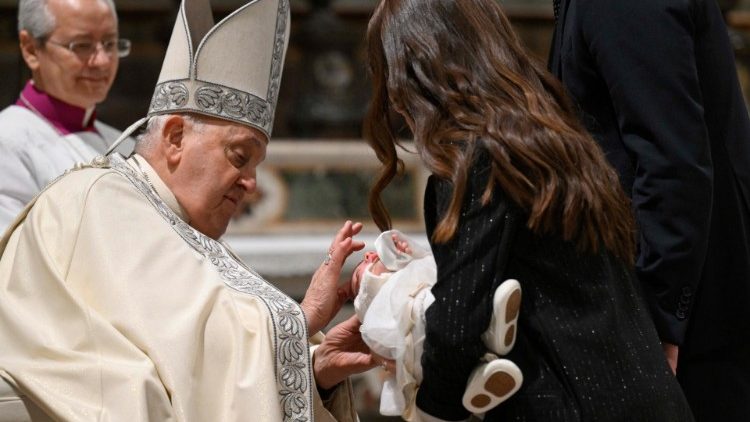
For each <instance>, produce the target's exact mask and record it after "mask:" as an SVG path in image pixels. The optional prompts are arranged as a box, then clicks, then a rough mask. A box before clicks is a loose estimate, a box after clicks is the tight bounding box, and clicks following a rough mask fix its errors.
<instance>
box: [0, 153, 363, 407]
mask: <svg viewBox="0 0 750 422" xmlns="http://www.w3.org/2000/svg"><path fill="white" fill-rule="evenodd" d="M92 166H93V168H84V169H77V170H73V171H71V172H69V173H68V174H66V175H65V176H63V177H62V178H60V179H59V180H57V181H56V182H55V183H53V184H52V185H50V186H49V187H48V188H47V189H46V190H45V191H44V192H43V193H42V194H41V195H40V196H38V197H37V199H36V200H35V201H34V203H33V204H32V205H33V207H32V206H30V207H28V208H27V209H26V211H25V212H27V215H26V216H25V218H24V219H22V220H21V221H20V222H17V226H16V227H15V229H14V230H13V231H12V232H9V233H8V234H6V237H5V238H4V239H3V240H2V243H1V244H0V247H1V248H2V259H0V338H2V342H1V343H0V376H1V377H2V378H4V379H5V380H6V381H7V382H9V383H10V384H11V385H13V386H14V387H15V388H16V389H17V390H18V391H20V392H21V393H22V394H24V395H26V397H27V398H28V399H30V400H31V401H33V402H34V403H35V404H36V405H37V406H39V408H41V409H42V410H43V411H44V412H45V413H47V414H48V415H49V416H50V417H51V418H52V419H55V420H66V421H89V420H91V421H93V420H96V421H168V420H175V421H200V422H202V421H263V422H266V421H312V420H318V421H332V420H344V421H353V420H356V419H357V417H356V414H355V413H354V412H353V410H352V407H351V398H352V397H351V387H350V385H349V383H348V382H346V383H342V384H341V385H340V386H339V387H338V388H337V389H336V390H335V392H334V393H333V395H332V396H331V398H330V399H329V401H328V402H327V403H326V405H325V406H324V404H323V403H322V401H321V399H320V397H319V396H318V393H317V388H316V386H315V380H314V379H313V377H312V365H311V354H310V349H309V347H308V345H309V344H308V335H307V326H306V323H305V319H304V315H303V313H302V311H301V309H300V307H299V305H298V304H297V303H296V302H294V301H293V300H292V299H290V298H289V297H287V296H286V295H284V294H283V293H282V292H280V291H279V290H277V289H276V288H275V287H274V286H272V285H271V284H269V283H268V282H266V281H265V280H263V279H262V278H261V277H260V276H259V275H258V274H257V273H255V272H254V271H253V270H252V269H251V268H249V267H247V266H246V265H244V264H243V263H242V262H241V261H240V260H239V259H237V258H236V257H235V256H234V254H233V253H232V252H231V251H230V250H229V249H228V247H227V246H226V245H225V244H223V243H221V242H218V241H214V240H212V239H210V238H208V237H206V236H204V235H203V234H201V233H199V232H198V231H196V230H195V229H193V228H192V227H190V226H189V225H188V224H187V223H186V222H185V220H184V219H185V214H184V212H183V211H182V209H181V208H180V205H179V204H178V202H177V200H176V199H175V197H174V196H173V195H172V193H171V192H170V191H169V189H168V188H167V187H166V185H165V184H164V183H163V182H162V181H161V180H160V179H159V177H158V176H157V174H156V173H155V172H154V171H153V170H152V169H151V168H150V167H149V166H148V164H147V163H146V161H145V160H144V159H143V158H140V157H139V156H135V157H133V158H130V159H129V160H127V161H126V160H124V159H123V158H122V157H121V156H119V155H117V154H115V155H113V156H111V157H110V158H108V159H105V158H101V157H100V158H97V159H95V160H94V164H92Z"/></svg>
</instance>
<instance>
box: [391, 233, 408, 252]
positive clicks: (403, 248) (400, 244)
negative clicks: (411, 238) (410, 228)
mask: <svg viewBox="0 0 750 422" xmlns="http://www.w3.org/2000/svg"><path fill="white" fill-rule="evenodd" d="M391 236H392V238H393V244H394V245H396V250H398V251H399V252H401V253H405V254H407V255H411V248H410V247H409V243H408V242H407V241H405V240H401V239H399V237H398V235H397V234H395V233H394V234H392V235H391Z"/></svg>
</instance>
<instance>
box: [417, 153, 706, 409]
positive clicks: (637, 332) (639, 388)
mask: <svg viewBox="0 0 750 422" xmlns="http://www.w3.org/2000/svg"><path fill="white" fill-rule="evenodd" d="M490 174H491V169H490V160H489V156H488V154H487V153H486V152H482V153H481V154H480V156H479V158H478V159H477V161H476V162H475V165H474V166H473V167H472V169H471V174H470V177H469V183H468V186H467V189H466V193H465V197H464V201H463V206H462V209H461V215H460V217H459V228H458V231H457V233H456V236H455V237H454V238H453V239H451V241H450V242H448V243H445V244H436V243H431V247H432V251H433V254H434V257H435V262H436V264H437V283H436V284H435V286H434V287H433V288H432V293H433V295H434V296H435V302H434V303H433V304H432V305H431V306H430V307H429V308H428V309H427V312H426V315H425V316H426V318H425V319H426V330H425V333H426V337H425V342H424V353H423V355H422V370H423V381H422V384H421V386H420V388H419V391H418V393H417V405H418V406H419V408H420V409H422V410H424V411H426V412H427V413H429V414H432V415H434V416H438V417H440V418H442V419H447V420H460V419H462V418H465V417H466V416H468V412H467V411H466V410H465V409H464V408H463V407H462V405H461V396H462V395H463V392H464V389H465V388H466V383H467V380H468V377H469V373H470V372H471V370H472V369H473V368H474V367H476V365H477V364H478V363H479V358H480V357H481V356H482V355H483V354H484V353H486V352H487V349H486V348H485V346H484V345H483V343H482V341H481V338H480V336H481V334H482V333H483V332H484V331H485V330H486V329H487V326H488V325H489V322H490V316H491V311H492V309H491V303H492V296H493V294H494V291H495V288H496V287H497V286H498V285H499V284H500V283H501V282H503V281H504V280H506V279H508V278H514V279H516V280H518V281H519V282H520V284H521V288H522V290H523V293H522V300H521V302H522V303H521V312H520V316H519V320H518V334H517V340H516V344H515V346H514V347H513V350H512V351H511V352H510V353H509V354H508V355H507V356H506V358H507V359H510V360H511V361H513V362H515V363H516V364H517V365H518V367H519V368H520V369H521V372H522V373H523V377H524V380H523V385H522V386H521V389H520V390H519V391H518V392H517V393H516V394H515V395H514V396H513V397H511V398H510V399H509V400H508V401H506V402H504V403H502V404H500V405H499V406H497V407H496V408H495V409H492V410H490V411H489V412H488V413H487V415H486V417H485V419H484V420H485V421H503V422H508V421H543V422H552V421H554V422H560V421H607V422H630V421H638V422H670V421H672V422H689V421H692V416H691V415H690V409H689V408H688V405H687V402H686V401H685V398H684V396H683V394H682V392H681V391H680V387H679V385H678V384H677V381H676V380H675V379H674V377H673V376H672V374H671V372H670V371H669V368H668V366H667V363H666V361H665V359H664V355H663V353H662V351H661V348H660V347H659V340H658V337H657V335H656V330H655V329H654V327H653V325H652V324H651V321H650V320H649V317H648V313H647V312H646V311H645V309H644V308H645V304H644V303H643V301H642V299H641V297H640V295H639V294H638V293H637V288H636V281H635V278H634V277H633V274H632V272H631V271H630V268H629V267H628V266H626V265H625V264H624V263H622V262H620V261H618V260H617V259H615V258H614V257H613V256H612V255H610V254H609V253H608V252H607V251H605V250H600V251H599V252H598V253H582V252H579V251H578V249H577V247H576V245H575V244H573V243H571V242H566V241H563V240H562V239H561V238H560V237H559V236H557V235H544V236H539V235H536V234H534V233H532V232H531V231H530V230H529V229H528V228H527V227H526V221H527V216H526V215H525V213H523V212H522V211H520V210H519V209H518V207H517V206H516V205H514V204H513V203H512V202H511V201H510V200H509V199H508V198H507V197H506V196H505V194H504V192H503V191H502V190H501V189H500V188H495V190H494V192H493V197H492V200H491V201H490V202H489V203H488V204H486V205H484V204H482V194H483V192H484V188H485V186H486V185H487V182H488V180H489V177H490ZM451 192H452V186H451V185H450V183H448V182H446V181H443V180H440V179H437V178H435V177H434V176H433V177H431V178H430V180H429V182H428V184H427V190H426V193H425V222H426V226H427V232H428V234H429V235H431V234H432V232H433V231H434V229H435V226H436V224H437V222H438V221H439V220H440V218H441V217H442V215H443V214H444V212H445V210H446V209H447V207H448V204H449V203H450V199H451Z"/></svg>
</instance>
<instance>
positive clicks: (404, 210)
mask: <svg viewBox="0 0 750 422" xmlns="http://www.w3.org/2000/svg"><path fill="white" fill-rule="evenodd" d="M246 1H247V0H213V1H212V5H213V9H214V17H215V20H216V21H217V22H218V21H219V20H220V19H221V18H222V17H224V16H226V15H227V14H228V13H231V12H232V11H233V10H235V9H236V8H237V7H239V6H240V5H242V4H244V3H245V2H246ZM291 1H292V28H291V40H290V45H289V51H288V53H287V60H286V65H285V68H284V75H283V79H282V80H283V82H282V89H281V93H280V97H279V101H278V107H277V114H276V120H275V128H274V139H273V141H272V142H271V144H270V146H269V151H268V154H267V157H268V158H267V161H266V163H264V164H263V165H262V166H261V169H260V174H259V186H260V189H259V191H258V192H256V193H255V194H254V195H252V196H249V197H248V198H246V204H245V206H244V207H243V209H242V210H241V212H240V213H238V215H237V216H236V218H235V220H234V221H233V223H232V225H231V226H230V230H229V233H228V235H227V237H226V240H227V241H228V242H229V243H230V244H231V245H232V246H233V247H234V248H235V249H236V250H237V251H238V252H239V254H240V255H241V256H242V257H243V259H244V260H245V261H246V262H248V263H249V264H250V265H252V266H253V267H255V268H256V269H257V270H258V271H259V272H260V273H261V274H263V275H264V276H265V277H266V278H267V279H268V280H270V281H272V282H275V283H277V284H278V285H279V286H280V287H281V288H282V289H283V290H285V291H286V292H288V293H289V294H290V295H292V296H293V297H295V298H298V299H301V296H302V295H303V293H304V290H305V287H306V285H307V282H308V281H309V279H310V276H311V274H312V272H313V271H314V270H315V269H316V268H317V266H318V265H319V264H320V262H321V261H322V259H323V257H324V256H325V252H326V250H327V248H328V243H329V242H330V239H331V238H332V235H333V233H334V231H335V230H336V229H337V228H338V227H339V226H340V225H341V223H342V222H343V221H344V220H346V219H355V220H359V221H363V222H365V223H366V229H365V234H364V236H363V238H364V239H365V240H366V241H368V243H369V245H372V240H374V238H375V236H376V235H377V233H378V230H377V228H376V227H375V226H374V225H373V224H372V222H371V221H370V218H369V215H368V213H367V193H368V190H369V185H370V182H371V180H372V178H373V177H374V175H375V171H376V169H377V168H378V164H379V163H378V162H377V160H376V158H375V156H374V154H372V152H371V151H370V149H369V147H368V146H367V145H366V143H365V142H364V141H363V140H362V138H361V122H362V118H363V116H364V113H365V110H366V106H367V102H368V99H369V82H368V78H367V71H366V68H365V64H364V63H365V51H364V34H365V30H366V25H367V21H368V19H369V16H370V14H371V13H372V9H373V6H374V5H375V4H376V3H377V1H376V0H291ZM457 1H460V0H457ZM499 1H500V2H501V3H502V4H503V6H504V7H505V10H506V12H507V14H508V16H509V17H510V19H511V21H512V22H513V24H514V27H515V29H516V30H517V31H518V33H519V34H520V36H521V38H522V39H523V41H524V43H525V45H526V46H527V48H528V49H529V51H530V52H531V53H532V54H533V55H535V56H536V57H538V58H539V60H542V61H546V58H547V52H548V48H549V44H550V40H551V37H552V29H553V24H554V22H553V16H552V0H499ZM718 3H719V4H720V5H721V7H722V8H723V9H724V10H725V13H726V18H727V22H728V23H729V25H730V35H731V38H732V40H733V43H734V47H735V50H736V57H737V68H738V72H739V74H740V79H741V82H742V84H743V87H744V89H745V92H746V97H748V98H750V0H718ZM115 4H116V6H117V9H118V14H119V19H120V35H121V36H122V37H124V38H129V39H130V40H132V42H133V47H132V53H131V55H130V57H128V58H126V59H124V60H122V61H121V62H120V70H119V74H118V76H117V80H116V81H115V83H114V86H113V88H112V90H111V91H110V94H109V98H108V99H107V101H106V102H105V103H104V104H102V105H101V106H99V107H98V108H97V114H98V116H99V118H100V119H101V120H102V121H105V122H107V123H109V124H111V125H113V126H115V127H117V128H118V129H124V128H125V127H127V126H128V125H129V124H130V123H132V122H133V121H135V120H137V119H138V118H140V117H143V116H144V115H145V113H146V111H147V108H148V105H149V102H150V99H151V95H152V90H153V87H154V84H155V83H156V80H157V77H158V75H159V71H160V69H161V61H162V58H163V55H164V51H165V49H166V45H167V42H168V40H169V37H170V34H171V31H172V27H173V25H174V17H175V16H176V12H177V9H178V7H179V4H180V0H115ZM16 8H17V1H16V0H0V75H2V76H1V80H2V82H1V83H0V105H1V106H2V107H5V106H6V105H8V104H11V103H12V102H15V100H16V98H17V96H18V93H19V92H20V90H21V89H22V87H23V85H24V84H25V82H26V80H27V79H28V78H29V73H28V71H27V70H26V67H25V65H24V63H23V60H22V59H21V56H20V53H19V48H18V39H17V33H16V31H17V30H16ZM398 129H399V130H400V131H401V133H402V134H403V137H404V138H405V139H408V137H409V133H408V130H406V129H405V128H404V127H403V124H400V126H399V128H398ZM402 158H403V159H404V160H405V163H406V169H407V171H406V174H405V177H404V178H402V179H401V180H398V181H397V182H396V183H394V184H393V185H392V186H391V187H390V188H389V189H388V191H387V195H386V196H387V202H388V204H389V207H390V209H391V210H392V213H393V217H394V228H398V229H400V230H402V231H405V232H408V233H410V234H412V235H414V236H416V237H417V238H420V239H422V240H423V242H425V243H426V239H425V238H424V234H423V232H424V228H423V225H422V222H421V217H422V216H421V208H422V190H423V187H424V183H425V181H426V177H427V174H426V172H425V170H424V169H423V168H421V167H420V165H419V164H418V159H417V157H416V156H415V155H414V154H409V153H406V152H405V153H403V155H402ZM0 177H2V175H0ZM358 260H359V257H358V256H355V257H353V258H352V259H351V260H350V263H349V266H348V267H347V269H345V272H344V273H345V275H348V274H350V271H351V269H352V268H353V266H354V264H355V263H356V261H358ZM348 312H350V311H348ZM381 375H382V374H380V373H378V372H376V371H372V372H371V373H369V374H368V375H366V376H363V377H361V378H360V379H359V380H358V382H357V385H356V389H357V397H358V400H359V408H360V410H361V416H362V420H363V421H375V420H390V419H389V418H384V417H380V416H378V415H377V405H378V393H379V388H380V387H379V382H380V377H381Z"/></svg>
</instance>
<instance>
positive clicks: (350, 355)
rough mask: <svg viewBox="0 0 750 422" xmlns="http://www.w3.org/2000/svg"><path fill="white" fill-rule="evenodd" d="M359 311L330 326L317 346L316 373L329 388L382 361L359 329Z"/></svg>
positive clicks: (315, 357) (325, 386) (320, 380)
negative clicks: (369, 347) (365, 340)
mask: <svg viewBox="0 0 750 422" xmlns="http://www.w3.org/2000/svg"><path fill="white" fill-rule="evenodd" d="M360 325H361V323H360V322H359V320H358V319H357V316H356V315H353V316H352V317H351V318H349V319H347V320H346V321H344V322H342V323H340V324H339V325H337V326H335V327H333V328H331V330H330V331H328V333H326V337H325V340H323V343H321V344H320V346H318V347H317V348H316V349H315V355H314V356H313V374H314V376H315V382H316V383H317V385H318V387H320V388H322V389H324V390H328V389H331V388H332V387H334V386H335V385H336V384H338V383H340V382H341V381H343V380H345V379H346V378H347V377H349V376H351V375H354V374H359V373H361V372H365V371H367V370H369V369H372V368H374V367H375V366H377V365H381V364H386V363H391V362H383V361H382V359H381V358H378V357H377V356H376V355H374V354H372V353H371V352H370V349H368V348H367V345H366V344H365V342H364V341H362V336H361V335H360V333H359V326H360Z"/></svg>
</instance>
